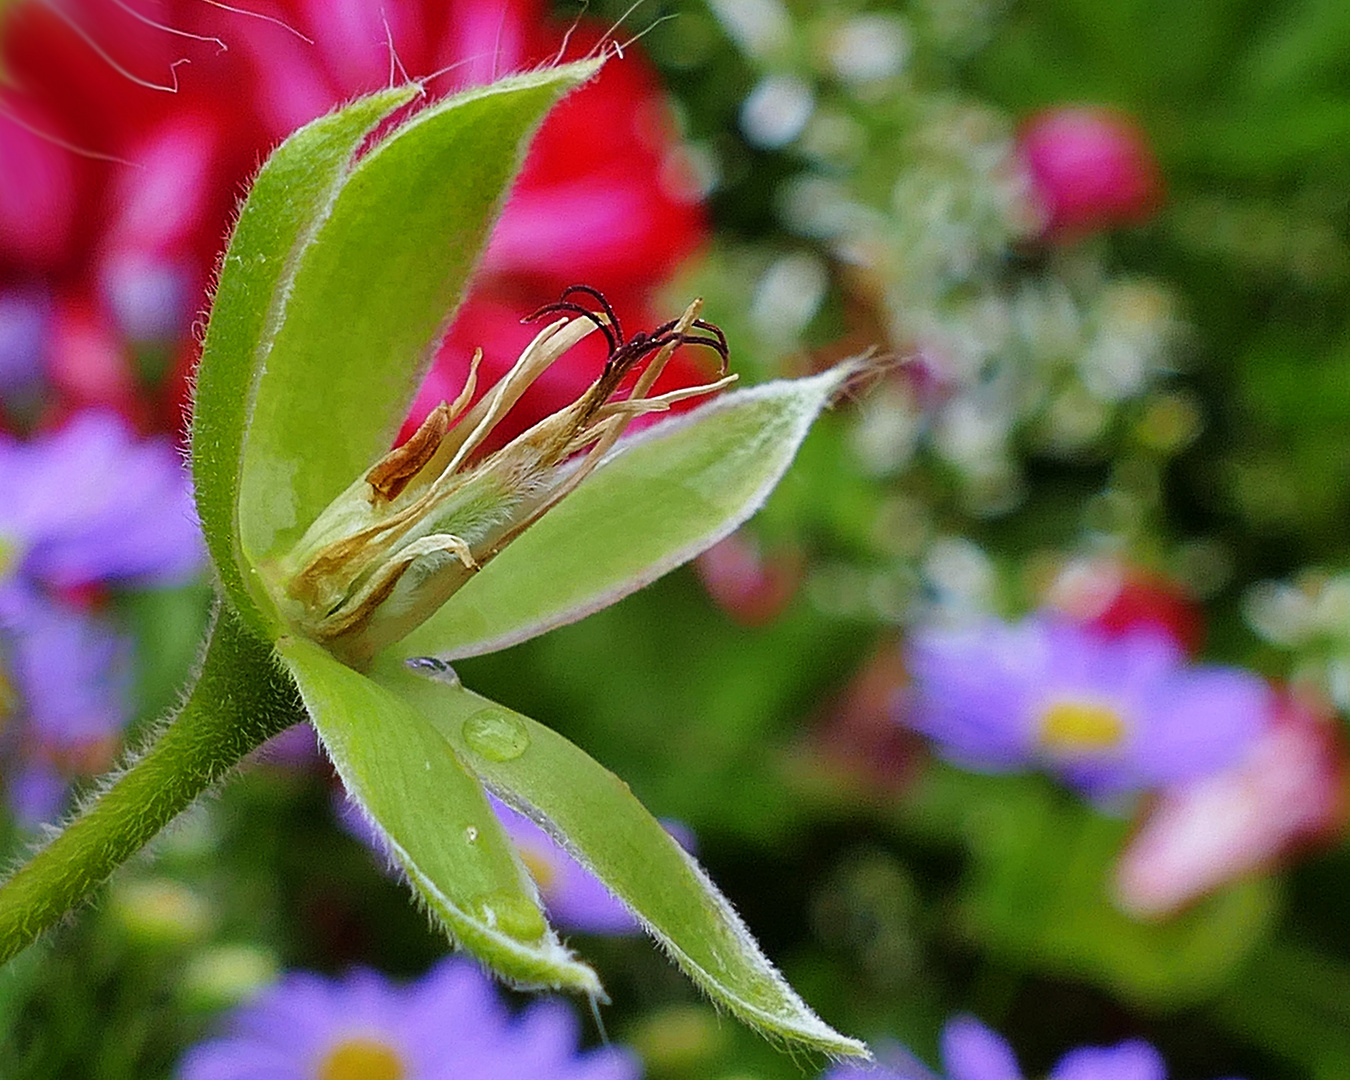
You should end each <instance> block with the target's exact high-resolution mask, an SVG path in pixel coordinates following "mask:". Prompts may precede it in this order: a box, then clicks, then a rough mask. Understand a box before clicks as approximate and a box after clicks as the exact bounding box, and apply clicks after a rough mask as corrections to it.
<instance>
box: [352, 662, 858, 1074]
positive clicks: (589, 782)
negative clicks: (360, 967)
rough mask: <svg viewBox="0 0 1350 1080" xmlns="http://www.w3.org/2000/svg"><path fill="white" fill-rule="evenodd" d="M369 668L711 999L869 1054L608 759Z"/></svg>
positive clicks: (839, 1049) (852, 1052)
mask: <svg viewBox="0 0 1350 1080" xmlns="http://www.w3.org/2000/svg"><path fill="white" fill-rule="evenodd" d="M372 678H373V679H375V680H376V681H378V682H379V683H380V684H381V685H382V686H384V687H386V688H387V689H388V690H389V691H390V692H391V693H392V694H397V695H398V696H399V697H400V698H402V699H403V700H404V701H406V702H407V703H408V704H409V706H410V707H412V708H415V709H416V710H417V711H418V712H419V713H421V714H422V715H425V716H426V717H427V718H428V719H429V720H430V721H431V723H432V724H433V725H434V726H435V728H436V730H437V731H439V732H440V733H441V735H443V736H444V738H445V739H446V741H447V742H448V743H449V745H450V746H452V747H453V748H454V749H455V751H456V752H457V754H458V755H459V757H460V760H462V761H463V762H464V764H465V766H466V767H467V768H469V769H470V770H471V771H473V772H474V773H476V774H477V776H478V777H479V778H480V779H481V780H482V781H483V782H484V783H485V784H487V786H488V787H489V788H491V789H492V790H493V792H495V793H496V794H497V795H499V796H500V797H501V798H502V799H503V800H504V801H505V802H507V803H509V804H510V805H512V806H514V807H515V808H516V809H517V810H520V811H522V812H523V813H525V814H527V815H528V816H530V817H531V818H533V819H534V820H535V821H536V822H538V823H539V824H540V825H542V826H543V827H544V828H545V829H547V830H548V831H549V832H550V833H552V834H553V835H554V837H555V838H556V839H557V840H558V841H559V842H560V843H561V844H562V845H563V846H564V847H565V848H567V849H568V851H570V852H571V853H572V854H573V855H574V856H575V857H576V858H577V859H578V861H580V862H581V863H582V864H583V865H584V866H586V867H587V868H588V869H590V870H591V871H592V872H593V873H595V874H596V876H598V877H599V878H600V880H601V881H603V882H604V883H605V884H606V885H607V886H608V887H609V888H610V890H611V891H613V892H614V894H615V895H616V896H618V897H619V899H620V900H622V901H623V902H624V903H625V904H626V905H627V906H628V907H629V908H630V909H631V910H632V911H633V913H634V914H635V915H636V916H637V917H638V919H640V920H641V922H642V923H643V925H644V926H645V927H646V928H647V930H648V931H649V932H650V933H651V934H652V936H653V937H654V938H656V940H657V941H658V942H660V943H661V945H662V946H663V947H664V948H665V949H666V951H667V952H669V953H670V955H671V956H672V957H673V958H674V959H675V960H676V962H677V963H678V964H679V965H680V967H681V968H683V969H684V970H685V972H686V973H688V975H689V976H690V977H691V978H692V979H693V980H694V981H695V982H696V983H697V984H698V985H699V986H700V987H701V988H702V989H703V990H704V992H706V993H707V994H708V996H709V997H710V998H712V1000H713V1001H714V1002H716V1003H717V1004H718V1005H720V1006H722V1007H724V1008H726V1009H727V1010H728V1011H730V1012H731V1013H733V1014H734V1015H735V1016H737V1017H738V1018H739V1019H741V1020H743V1021H745V1022H746V1023H748V1024H750V1025H752V1026H753V1027H755V1028H757V1029H759V1030H760V1031H761V1032H763V1033H764V1034H766V1035H768V1036H770V1037H773V1038H779V1039H783V1040H786V1041H790V1042H794V1043H799V1044H805V1045H807V1046H810V1047H812V1048H814V1049H817V1050H821V1051H824V1052H825V1053H828V1054H833V1055H837V1056H855V1057H866V1056H868V1052H867V1048H866V1047H865V1046H864V1045H863V1044H862V1043H861V1042H858V1041H857V1040H856V1039H850V1038H848V1037H846V1036H844V1035H840V1034H839V1033H838V1032H836V1031H834V1030H833V1029H832V1028H830V1027H829V1026H828V1025H827V1024H825V1023H824V1022H823V1021H822V1020H821V1019H820V1018H819V1017H817V1016H816V1015H815V1013H813V1012H812V1011H811V1010H810V1009H809V1008H808V1007H807V1006H806V1004H805V1003H804V1002H803V1001H802V1000H801V998H799V997H798V996H797V995H796V993H795V992H794V991H793V990H792V988H791V987H790V986H788V984H787V983H786V982H785V981H784V979H783V977H782V976H781V975H780V974H779V973H778V971H777V970H776V969H775V968H774V966H773V964H771V963H770V962H769V960H768V959H767V958H766V957H765V956H764V954H763V952H761V951H760V948H759V946H758V945H757V944H756V943H755V940H754V939H753V938H752V937H751V936H750V932H749V931H748V930H747V929H746V927H745V924H744V923H743V922H742V921H741V919H740V917H739V916H738V915H737V914H736V912H735V911H734V910H733V909H732V907H731V905H730V904H729V903H728V902H727V900H726V898H725V897H723V896H722V894H721V893H720V892H718V890H717V887H716V886H715V885H713V883H712V882H711V881H710V880H709V879H708V876H707V874H706V873H704V871H703V870H702V868H700V867H699V865H698V864H697V863H696V862H695V861H694V859H693V858H692V857H690V856H689V855H688V854H687V853H686V852H685V851H684V849H683V848H681V847H680V845H679V844H678V843H676V842H675V841H674V840H673V839H672V838H671V837H670V835H669V834H668V833H667V832H666V830H665V828H664V827H663V826H662V825H661V823H660V822H659V821H657V820H656V819H655V818H654V817H653V816H652V815H651V814H650V813H648V812H647V810H646V809H645V808H644V807H643V806H642V804H641V803H640V802H638V800H637V799H636V798H635V797H634V796H633V793H632V791H630V790H629V787H628V785H627V784H625V783H624V782H623V781H622V780H620V779H619V778H618V777H616V776H615V775H614V774H613V773H611V772H610V771H609V770H608V769H606V768H604V767H603V766H602V765H600V764H598V763H597V762H596V761H594V760H593V759H592V758H591V757H589V756H588V755H587V754H586V753H584V752H583V751H582V750H580V749H578V748H577V747H576V746H575V745H573V744H572V743H571V742H569V741H568V740H567V739H565V738H563V737H562V736H561V735H559V734H558V733H557V732H555V731H553V730H552V729H551V728H548V727H545V726H544V725H543V724H539V723H537V722H535V721H533V720H531V719H529V718H528V717H526V716H522V715H521V714H519V713H516V712H512V711H511V710H509V709H506V708H504V707H503V706H501V705H498V704H496V703H495V702H492V701H489V700H488V699H487V698H484V697H480V696H479V695H477V694H474V693H472V692H470V691H468V690H465V689H464V688H463V687H461V686H457V685H451V684H449V683H446V682H443V681H435V680H431V679H427V678H424V677H422V676H419V675H417V674H415V673H414V672H412V671H410V670H408V668H407V667H406V665H404V664H402V663H399V662H397V661H394V660H392V659H386V660H384V661H383V662H382V663H381V664H380V665H379V666H377V667H376V669H375V670H374V672H373V673H372Z"/></svg>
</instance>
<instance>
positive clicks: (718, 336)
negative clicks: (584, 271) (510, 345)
mask: <svg viewBox="0 0 1350 1080" xmlns="http://www.w3.org/2000/svg"><path fill="white" fill-rule="evenodd" d="M575 293H581V294H582V295H583V296H589V297H590V298H591V299H592V300H594V301H595V302H596V303H597V304H599V305H600V307H601V309H602V311H603V313H604V314H603V315H601V314H600V313H597V312H594V311H591V310H590V309H589V308H587V307H585V306H584V305H582V304H579V303H577V302H576V301H575V300H569V299H568V297H570V296H572V295H574V294H575ZM557 312H566V313H567V314H569V315H579V316H581V317H583V318H587V319H590V320H591V322H593V323H595V325H596V326H597V327H599V328H600V330H601V332H602V333H603V334H604V335H605V338H606V340H607V341H608V342H609V357H608V359H607V360H606V361H605V370H604V374H603V375H602V376H601V377H602V379H611V378H613V377H614V376H615V375H616V373H617V374H618V376H619V377H622V375H623V373H624V372H626V371H628V370H629V369H630V368H631V367H632V366H633V365H634V364H636V363H637V362H638V361H640V360H641V359H642V358H643V357H645V356H648V355H650V354H651V353H654V352H656V351H657V350H658V349H662V348H665V346H667V345H702V346H704V347H705V348H708V349H712V350H713V352H715V353H717V355H718V356H719V357H720V358H721V360H722V371H723V373H725V372H726V370H727V363H728V361H729V359H730V356H731V349H730V346H728V345H727V336H726V334H724V333H722V328H721V327H719V326H718V325H717V324H716V323H710V322H708V321H707V320H706V319H695V320H693V322H692V323H690V324H689V325H690V326H691V327H695V328H697V329H699V330H705V331H707V333H706V334H691V333H689V332H688V331H684V332H681V333H675V332H674V330H675V327H677V326H678V325H679V324H680V320H679V319H671V320H670V321H669V322H663V323H662V324H661V325H660V326H658V327H656V328H655V329H653V330H651V331H647V332H643V331H639V332H638V333H636V334H634V335H633V336H632V337H631V338H629V339H628V340H626V341H625V340H624V336H623V330H622V328H621V327H620V326H619V316H618V315H616V314H615V312H614V308H613V307H612V306H611V305H610V302H609V301H608V300H607V299H605V294H604V293H602V292H601V291H600V290H599V289H596V288H593V287H592V286H590V285H569V286H568V287H567V288H565V289H564V290H563V291H562V296H560V297H559V298H558V299H557V300H555V301H554V302H553V303H551V304H545V305H544V306H543V307H541V308H540V309H539V310H538V311H535V312H532V313H531V314H529V315H526V316H525V318H523V319H521V320H520V321H521V322H533V321H534V320H535V319H538V318H539V317H541V316H543V315H550V314H554V313H557Z"/></svg>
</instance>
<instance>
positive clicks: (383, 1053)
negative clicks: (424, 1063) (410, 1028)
mask: <svg viewBox="0 0 1350 1080" xmlns="http://www.w3.org/2000/svg"><path fill="white" fill-rule="evenodd" d="M406 1075H407V1073H406V1071H405V1070H404V1068H403V1059H402V1058H400V1057H399V1056H398V1054H396V1053H395V1052H394V1049H393V1048H392V1047H391V1046H389V1044H388V1043H383V1042H380V1041H379V1040H378V1039H370V1038H362V1037H361V1036H356V1037H354V1038H350V1039H343V1040H342V1042H340V1043H338V1044H337V1046H335V1047H333V1049H332V1050H331V1051H330V1052H329V1054H328V1056H327V1057H325V1058H324V1059H323V1060H322V1061H321V1062H320V1063H319V1072H318V1076H317V1080H404V1077H405V1076H406Z"/></svg>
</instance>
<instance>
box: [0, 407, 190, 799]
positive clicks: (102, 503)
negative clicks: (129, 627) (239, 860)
mask: <svg viewBox="0 0 1350 1080" xmlns="http://www.w3.org/2000/svg"><path fill="white" fill-rule="evenodd" d="M202 561H203V546H202V540H201V535H200V532H199V530H198V527H197V524H196V517H195V513H194V511H193V506H192V493H191V488H190V486H189V484H188V480H187V475H186V472H185V470H184V469H183V464H182V461H181V460H180V458H179V455H178V454H177V452H176V451H175V450H174V448H173V447H172V445H171V444H170V443H169V442H168V441H167V440H138V439H136V438H134V437H133V436H132V434H131V433H130V431H128V430H127V428H126V427H125V425H124V424H123V423H122V421H121V420H119V419H118V418H117V417H115V416H112V415H108V414H102V413H84V414H81V415H78V416H76V417H75V418H74V419H73V420H72V421H71V422H70V423H69V424H68V425H67V426H66V427H64V428H62V429H61V430H60V431H57V432H55V433H52V434H48V435H43V436H39V437H38V438H37V439H34V440H32V441H31V442H20V441H18V440H15V439H12V438H5V437H0V672H2V674H0V677H2V678H3V681H4V683H5V685H6V686H7V688H8V691H9V692H8V694H7V695H6V696H7V697H8V698H9V700H8V701H7V702H5V703H4V708H3V710H2V711H3V712H4V713H6V714H12V715H10V716H9V718H8V722H7V723H6V724H5V731H4V738H5V747H4V749H5V751H6V757H7V758H8V759H9V760H8V761H7V762H6V763H5V764H4V765H3V766H0V775H2V776H3V779H4V783H5V788H6V797H7V799H8V801H9V803H10V806H11V808H12V809H13V810H14V811H15V813H16V815H17V816H18V817H19V818H20V819H21V820H23V821H25V822H27V823H35V822H37V821H40V820H43V819H45V818H49V817H51V816H52V815H54V814H56V813H57V812H59V810H60V808H61V804H62V802H63V801H64V799H65V793H66V786H67V779H68V778H69V777H70V776H72V775H76V774H80V773H85V772H92V771H97V770H99V769H101V768H103V767H105V766H106V765H107V764H108V759H109V758H110V757H111V754H112V752H113V748H114V746H115V743H116V740H117V737H118V735H119V734H120V732H121V730H122V727H123V726H124V724H125V723H126V721H127V719H128V717H129V715H130V683H131V643H130V642H129V641H127V640H126V639H124V638H123V637H121V636H120V635H118V634H117V632H116V631H115V630H114V628H113V627H112V625H111V623H110V622H109V621H108V620H107V619H104V618H102V617H100V616H99V615H98V614H97V613H95V612H94V611H92V610H91V609H90V607H89V606H88V604H85V603H81V602H79V601H78V600H76V599H73V596H75V595H79V594H84V593H88V592H89V591H90V590H94V591H97V590H99V589H101V588H102V587H104V586H106V585H118V586H142V585H168V584H174V583H177V582H181V581H183V580H186V579H187V578H189V577H190V576H191V575H193V574H195V573H197V572H198V570H199V569H200V567H201V565H202Z"/></svg>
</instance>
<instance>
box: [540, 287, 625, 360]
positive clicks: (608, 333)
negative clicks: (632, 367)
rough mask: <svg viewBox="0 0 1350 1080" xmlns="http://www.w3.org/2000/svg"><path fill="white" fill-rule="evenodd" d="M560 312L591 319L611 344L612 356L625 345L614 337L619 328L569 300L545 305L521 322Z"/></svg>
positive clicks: (621, 340)
mask: <svg viewBox="0 0 1350 1080" xmlns="http://www.w3.org/2000/svg"><path fill="white" fill-rule="evenodd" d="M559 311H566V312H568V313H569V314H572V315H581V316H583V317H585V318H587V319H590V320H591V322H593V323H595V325H596V326H598V327H599V328H600V333H602V334H604V335H605V340H606V341H608V342H609V351H610V354H611V355H613V353H614V352H615V350H617V349H618V348H619V347H620V346H621V345H622V344H623V338H617V339H616V338H615V336H614V335H615V329H617V327H616V328H615V329H611V328H610V325H609V324H608V323H607V322H605V320H604V319H602V318H601V317H600V316H599V315H597V314H596V313H595V312H594V311H591V310H590V309H589V308H584V307H582V306H581V305H580V304H574V303H572V302H571V301H568V300H559V301H557V303H553V304H545V305H544V306H543V307H541V308H540V309H539V310H538V311H532V312H531V313H530V314H528V315H526V316H525V318H523V319H521V320H520V321H521V322H534V320H535V319H537V318H539V317H540V316H541V315H552V314H554V313H555V312H559Z"/></svg>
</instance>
